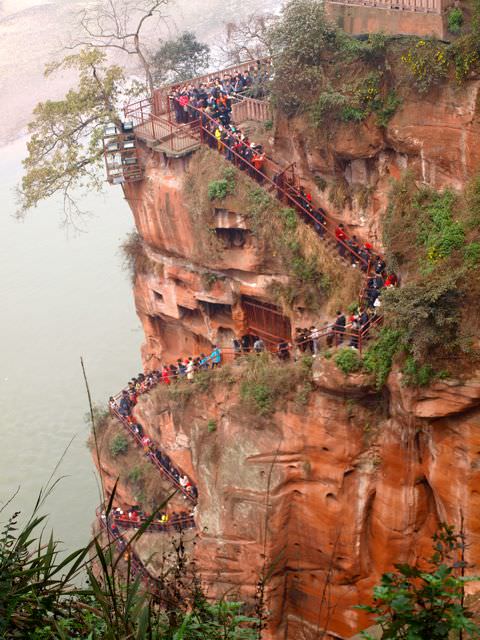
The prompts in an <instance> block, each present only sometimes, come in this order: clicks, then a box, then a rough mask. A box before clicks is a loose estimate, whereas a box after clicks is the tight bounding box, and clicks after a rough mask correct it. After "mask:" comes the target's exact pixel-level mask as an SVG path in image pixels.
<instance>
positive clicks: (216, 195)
mask: <svg viewBox="0 0 480 640" xmlns="http://www.w3.org/2000/svg"><path fill="white" fill-rule="evenodd" d="M234 192H235V169H234V168H233V167H226V168H225V169H224V171H223V178H222V179H221V180H212V182H209V184H208V197H209V198H210V200H223V199H224V198H226V197H227V196H229V195H232V193H234Z"/></svg>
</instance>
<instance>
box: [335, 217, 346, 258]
mask: <svg viewBox="0 0 480 640" xmlns="http://www.w3.org/2000/svg"><path fill="white" fill-rule="evenodd" d="M335 238H336V239H337V249H338V253H339V254H340V255H341V256H342V258H343V257H344V256H345V244H346V240H347V234H346V233H345V229H344V226H343V224H342V223H340V224H339V225H338V227H337V228H336V229H335Z"/></svg>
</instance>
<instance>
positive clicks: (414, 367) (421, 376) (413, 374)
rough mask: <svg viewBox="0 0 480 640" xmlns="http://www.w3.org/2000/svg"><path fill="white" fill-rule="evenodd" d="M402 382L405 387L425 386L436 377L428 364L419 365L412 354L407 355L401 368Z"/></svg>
mask: <svg viewBox="0 0 480 640" xmlns="http://www.w3.org/2000/svg"><path fill="white" fill-rule="evenodd" d="M402 375H403V380H402V382H403V384H405V386H407V387H427V386H428V385H429V384H430V383H431V382H432V381H433V380H434V379H435V377H436V374H435V370H434V368H433V367H432V366H431V365H429V364H423V365H420V364H419V363H418V362H417V361H416V360H415V358H414V357H413V356H407V358H406V360H405V363H404V365H403V368H402Z"/></svg>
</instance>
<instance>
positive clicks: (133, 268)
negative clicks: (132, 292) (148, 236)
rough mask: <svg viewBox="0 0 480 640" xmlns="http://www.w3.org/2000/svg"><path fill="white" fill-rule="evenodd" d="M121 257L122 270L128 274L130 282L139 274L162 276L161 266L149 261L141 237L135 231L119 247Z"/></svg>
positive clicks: (158, 263)
mask: <svg viewBox="0 0 480 640" xmlns="http://www.w3.org/2000/svg"><path fill="white" fill-rule="evenodd" d="M120 251H121V255H122V257H123V268H124V269H125V270H126V271H127V272H128V273H129V274H130V277H131V279H132V282H133V283H135V278H136V277H137V275H138V274H139V273H148V274H149V275H157V276H162V275H163V265H162V263H160V262H155V261H154V260H151V259H150V258H149V256H148V254H147V251H146V245H145V243H144V241H143V238H142V236H141V235H140V234H139V233H138V232H137V231H131V232H130V233H129V234H127V237H126V238H125V240H124V241H123V242H122V244H121V245H120Z"/></svg>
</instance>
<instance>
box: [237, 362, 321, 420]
mask: <svg viewBox="0 0 480 640" xmlns="http://www.w3.org/2000/svg"><path fill="white" fill-rule="evenodd" d="M243 376H244V378H243V380H242V382H241V384H240V398H241V400H242V403H243V405H244V406H245V407H246V408H248V409H249V410H250V411H251V412H252V413H258V414H259V415H261V416H267V415H270V414H271V413H273V412H274V411H275V406H276V404H277V402H278V401H279V400H281V399H285V398H286V397H287V395H288V394H289V393H290V392H291V391H293V390H294V389H295V388H296V387H297V384H298V383H305V382H307V381H309V380H310V379H311V371H310V368H309V367H308V366H306V365H305V366H302V367H297V366H296V365H295V364H291V365H285V364H282V363H281V362H279V361H278V360H277V359H274V358H272V356H271V355H270V354H268V353H263V354H261V355H260V356H257V355H251V356H249V357H248V362H247V367H246V369H245V372H244V374H243Z"/></svg>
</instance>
